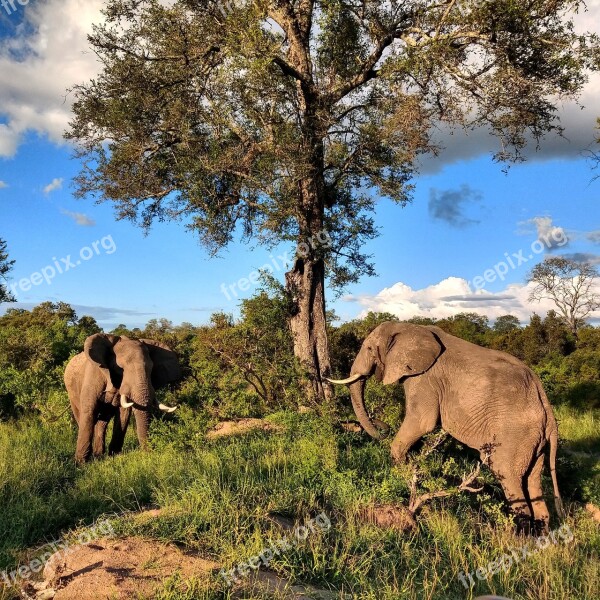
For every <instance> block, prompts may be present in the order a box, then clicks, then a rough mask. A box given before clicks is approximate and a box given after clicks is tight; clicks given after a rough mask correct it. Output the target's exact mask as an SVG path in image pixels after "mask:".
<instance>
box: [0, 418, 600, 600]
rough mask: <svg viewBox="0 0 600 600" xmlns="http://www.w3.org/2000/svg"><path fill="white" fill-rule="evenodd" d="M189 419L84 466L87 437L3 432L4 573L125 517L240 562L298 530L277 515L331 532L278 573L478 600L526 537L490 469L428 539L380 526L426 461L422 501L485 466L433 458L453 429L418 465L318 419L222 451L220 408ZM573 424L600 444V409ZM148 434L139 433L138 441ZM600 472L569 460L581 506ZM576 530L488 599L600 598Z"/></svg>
mask: <svg viewBox="0 0 600 600" xmlns="http://www.w3.org/2000/svg"><path fill="white" fill-rule="evenodd" d="M178 418H179V421H178V423H177V424H174V423H171V424H168V423H167V422H166V421H165V422H155V423H154V424H153V431H152V439H153V446H154V448H153V449H152V450H151V451H150V452H147V453H145V452H142V451H140V450H139V449H138V448H137V446H135V445H133V444H128V448H127V453H126V454H124V455H121V456H118V457H114V458H105V459H103V460H99V461H95V462H92V463H90V464H88V465H85V466H84V467H76V466H75V464H74V462H73V461H72V448H73V444H74V441H75V431H74V429H73V428H70V427H64V426H63V425H62V424H41V423H40V422H39V421H38V420H37V419H32V418H26V419H22V420H20V421H19V422H12V423H3V424H0V482H1V483H0V503H1V504H2V507H3V510H2V511H0V570H3V569H6V568H7V569H9V570H11V569H13V568H15V567H16V566H17V565H18V564H19V563H21V562H23V556H24V555H26V552H27V548H28V547H33V546H36V545H37V544H40V543H42V542H43V541H46V540H48V539H57V538H60V537H63V536H65V535H67V536H69V532H72V531H76V530H77V528H78V527H82V526H85V525H89V524H91V523H93V522H94V521H95V520H97V519H98V518H99V517H100V516H102V515H111V524H112V525H113V527H114V529H115V532H116V533H117V535H118V536H129V535H138V536H143V537H145V538H146V539H155V540H159V541H168V542H175V543H178V544H181V545H183V546H184V547H185V548H186V549H187V550H188V551H191V552H199V553H201V555H204V556H207V557H210V558H211V559H212V560H215V561H216V562H218V563H219V564H222V565H223V566H224V567H226V568H232V567H233V566H234V565H236V564H238V563H239V562H241V561H244V560H247V559H248V558H249V557H251V556H254V555H256V554H258V553H260V552H261V551H262V550H263V549H264V548H267V547H269V546H270V545H271V543H272V541H273V540H276V539H278V538H279V537H281V536H282V535H283V534H284V533H285V532H283V531H282V530H281V529H280V528H279V527H278V526H277V525H276V524H274V522H273V521H272V520H271V519H270V518H269V515H273V514H276V515H280V516H285V517H288V518H291V519H292V520H294V521H296V522H298V523H299V524H302V523H303V522H304V521H305V520H307V519H308V518H310V517H314V516H315V515H317V514H319V513H321V512H325V514H326V515H327V516H328V517H329V518H330V520H331V522H332V526H331V529H330V530H329V531H325V532H319V533H314V534H311V535H310V536H309V537H308V539H307V540H306V541H305V542H302V543H301V544H298V545H297V546H296V547H294V548H292V549H291V550H289V551H288V552H284V553H283V554H282V555H280V556H279V557H276V558H275V559H274V560H273V562H272V563H271V565H270V568H271V569H272V570H274V571H275V572H276V573H278V574H280V575H282V576H284V577H287V578H289V579H291V580H292V581H294V582H296V581H297V582H303V583H308V584H312V585H315V586H318V587H326V588H330V589H335V590H340V589H342V588H343V589H344V591H345V592H347V593H351V594H352V595H353V596H354V597H356V598H361V599H363V598H364V599H369V600H372V599H375V598H377V599H384V600H395V599H397V598H406V599H407V600H418V599H420V598H422V591H423V589H427V590H428V597H429V598H431V599H432V600H450V599H454V598H464V597H466V595H465V590H464V588H463V587H462V584H461V583H460V582H459V580H458V577H457V576H458V573H459V572H460V571H466V570H469V571H473V570H474V569H476V568H477V567H479V566H482V565H486V564H488V563H489V562H490V561H492V560H495V559H497V558H498V557H499V556H501V555H502V554H503V553H507V552H510V549H511V548H513V549H518V548H520V547H521V546H522V545H523V543H524V540H523V538H522V537H519V536H518V535H516V534H515V533H514V529H513V528H512V526H511V523H510V518H509V517H508V516H507V512H506V508H505V505H504V502H503V501H502V497H501V493H500V492H499V489H498V484H497V482H495V481H493V479H492V478H491V477H490V475H489V473H488V472H487V471H486V470H485V469H484V470H483V471H482V476H481V477H480V478H479V480H478V481H479V484H484V491H483V492H482V493H480V494H471V493H456V494H452V495H451V496H449V497H446V498H443V499H439V500H436V501H435V502H434V503H429V504H427V506H426V510H425V509H423V511H422V512H421V513H420V515H419V516H418V525H417V528H416V530H415V531H412V532H408V531H405V532H403V531H394V530H390V529H389V528H386V527H378V526H376V525H374V524H373V523H372V522H370V521H368V520H366V519H365V518H364V511H365V509H366V508H368V507H372V506H373V505H375V504H377V503H381V502H390V503H392V504H395V505H405V503H406V501H407V499H408V497H409V494H410V484H411V480H412V477H413V472H414V471H413V466H416V467H417V472H418V481H417V493H419V494H421V493H425V492H429V491H431V492H435V491H438V490H442V489H447V488H448V487H450V486H455V485H456V484H457V483H459V482H460V481H461V479H462V478H463V477H464V475H465V474H467V473H469V472H470V471H471V470H472V468H473V466H474V460H473V458H476V457H470V456H469V455H466V454H465V453H464V451H463V449H462V448H461V447H460V445H459V444H457V443H455V442H453V441H452V440H450V439H447V440H446V441H444V442H443V443H442V444H441V445H439V447H438V448H437V449H436V451H434V452H430V451H429V449H430V448H431V446H432V445H435V443H434V439H435V437H436V436H437V435H438V434H434V435H432V436H429V438H428V439H426V440H425V441H424V443H423V446H422V448H421V450H419V449H418V448H417V449H416V451H415V453H414V459H415V463H414V464H413V465H406V466H402V467H392V466H391V464H390V461H389V448H388V447H387V446H386V445H385V444H380V443H375V442H373V441H372V440H370V439H368V438H367V437H366V436H362V435H357V434H351V433H348V432H344V431H341V430H339V429H338V428H337V427H335V424H334V423H330V422H328V421H327V420H326V419H323V418H322V417H318V416H316V415H300V414H298V413H296V412H283V413H277V414H274V415H272V416H271V417H270V418H269V419H270V420H271V421H272V422H273V423H276V424H278V425H279V426H281V427H282V428H283V429H282V431H281V432H279V433H266V432H264V431H256V432H252V433H248V434H246V435H244V436H242V437H232V438H225V439H219V440H214V441H208V440H206V438H205V435H204V434H205V433H206V431H207V428H208V427H209V426H210V425H211V424H212V420H211V417H210V416H208V414H207V413H203V412H202V411H191V410H185V411H184V412H182V413H181V415H179V417H178ZM559 418H560V419H561V424H564V425H565V427H564V431H563V438H564V442H563V444H564V448H563V449H570V448H575V447H576V444H577V443H578V441H580V440H585V439H587V436H590V435H591V436H593V437H594V440H591V439H590V440H588V441H590V442H592V443H595V444H597V443H598V430H597V427H595V426H594V422H593V419H594V418H595V419H597V418H598V414H597V413H596V414H595V415H594V413H592V412H590V411H588V412H581V411H574V410H572V409H569V410H566V409H564V410H562V409H561V410H560V411H559ZM594 427H595V428H594ZM132 437H134V434H133V432H131V434H130V437H129V441H131V438H132ZM583 448H584V447H583V446H580V449H581V450H583ZM564 456H565V452H561V458H562V457H564ZM596 463H597V459H596ZM594 476H595V477H596V481H597V477H598V473H597V471H596V472H595V474H594V472H593V470H592V471H590V470H586V471H584V470H578V469H573V463H565V462H564V461H562V459H561V462H560V463H559V478H560V480H561V482H568V485H566V484H565V485H563V489H562V491H563V495H564V496H565V499H566V500H567V501H569V500H572V499H573V496H572V495H571V494H572V492H573V491H575V494H576V497H583V498H584V500H585V499H589V498H591V497H593V496H590V495H589V494H588V492H587V491H586V490H593V489H596V488H594V486H596V485H597V484H596V483H595V482H594ZM577 490H582V492H581V495H580V496H578V494H580V492H578V491H577ZM146 507H152V508H160V509H162V510H161V512H160V514H159V515H157V516H153V518H151V519H150V518H144V517H143V516H138V515H137V514H135V512H132V511H139V510H142V509H144V508H146ZM555 524H556V522H554V524H553V527H554V526H555ZM567 524H568V525H569V527H570V528H571V530H572V531H573V533H574V539H573V541H572V542H571V543H570V544H568V545H567V544H562V543H561V544H557V545H550V547H549V548H547V549H545V550H544V551H543V552H539V553H535V554H533V555H532V556H530V557H528V558H527V559H526V560H524V561H522V562H520V563H519V564H515V565H513V566H512V569H511V570H510V572H508V573H505V572H503V571H501V572H500V573H499V574H498V575H496V576H494V577H493V578H490V579H488V580H487V582H479V581H478V580H477V578H475V581H476V582H477V587H476V588H475V589H474V590H473V591H474V594H473V595H475V593H477V594H484V593H488V592H495V593H499V594H502V595H506V596H507V597H511V598H521V597H523V598H525V597H531V598H542V597H544V598H546V597H547V598H553V597H554V598H578V599H581V600H595V598H596V593H597V589H598V585H600V580H599V573H598V570H597V568H595V565H597V556H598V552H600V535H599V533H598V528H597V526H596V524H595V523H594V522H593V521H592V520H591V518H590V517H589V516H587V515H586V513H585V512H583V511H579V510H577V509H575V508H574V507H573V506H572V507H571V513H570V515H569V517H568V520H567ZM556 526H558V525H557V524H556ZM586 565H587V566H588V567H589V568H585V566H586ZM565 573H569V576H568V577H565V576H564V574H565ZM184 584H189V586H190V588H189V589H187V590H186V587H187V586H186V585H184ZM190 589H191V591H190ZM0 593H1V592H0ZM156 597H158V598H165V599H170V600H183V599H191V598H206V599H208V598H210V599H215V600H216V599H217V598H223V597H227V592H226V591H225V589H224V587H223V583H222V581H219V578H218V577H214V578H209V579H207V580H206V581H203V582H195V581H190V582H184V581H182V580H181V579H177V578H175V579H170V580H168V581H165V582H164V590H163V591H161V592H160V593H158V594H157V595H156ZM245 597H252V598H256V599H257V600H258V599H260V600H267V599H268V598H272V597H273V595H272V594H271V595H269V594H266V593H261V592H256V593H254V594H252V595H251V596H249V595H248V594H246V596H245Z"/></svg>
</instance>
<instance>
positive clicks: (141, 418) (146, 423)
mask: <svg viewBox="0 0 600 600" xmlns="http://www.w3.org/2000/svg"><path fill="white" fill-rule="evenodd" d="M133 412H134V414H135V429H136V432H137V437H138V440H139V442H140V446H141V448H142V450H148V429H149V427H150V412H149V411H148V410H139V409H137V408H134V409H133Z"/></svg>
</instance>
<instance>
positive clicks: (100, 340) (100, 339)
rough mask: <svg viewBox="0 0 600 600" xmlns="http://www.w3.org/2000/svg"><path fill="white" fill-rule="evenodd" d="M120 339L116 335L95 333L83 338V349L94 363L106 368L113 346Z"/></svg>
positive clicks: (108, 364)
mask: <svg viewBox="0 0 600 600" xmlns="http://www.w3.org/2000/svg"><path fill="white" fill-rule="evenodd" d="M120 339H121V338H120V337H119V336H118V335H110V334H108V333H95V334H94V335H90V337H88V338H87V339H86V340H85V343H84V345H83V351H84V352H85V355H86V356H87V357H88V359H89V360H91V361H92V362H94V363H96V364H97V365H98V366H99V367H100V368H101V369H108V368H109V367H110V362H111V357H112V354H113V347H114V345H115V344H116V343H117V342H118V341H119V340H120Z"/></svg>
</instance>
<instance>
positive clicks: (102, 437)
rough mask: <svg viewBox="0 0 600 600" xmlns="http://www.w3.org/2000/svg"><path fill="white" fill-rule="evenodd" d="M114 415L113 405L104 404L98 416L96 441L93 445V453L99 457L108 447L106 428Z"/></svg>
mask: <svg viewBox="0 0 600 600" xmlns="http://www.w3.org/2000/svg"><path fill="white" fill-rule="evenodd" d="M113 415H114V409H113V407H112V406H102V407H101V408H100V411H99V413H98V418H97V420H96V424H95V426H94V441H93V446H92V452H93V455H94V456H95V457H96V458H99V457H100V456H102V455H103V454H104V450H105V447H106V429H107V428H108V424H109V422H110V420H111V418H112V416H113Z"/></svg>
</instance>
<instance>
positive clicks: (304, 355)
mask: <svg viewBox="0 0 600 600" xmlns="http://www.w3.org/2000/svg"><path fill="white" fill-rule="evenodd" d="M286 283H287V291H288V294H289V295H290V297H291V298H292V301H293V312H292V316H291V318H290V327H291V330H292V336H293V339H294V354H295V356H296V357H297V358H298V359H299V361H300V364H301V365H302V367H303V368H304V369H305V370H306V372H307V376H308V380H309V385H308V390H307V391H308V393H309V395H310V397H311V399H313V400H329V399H330V398H331V397H332V396H333V389H332V387H331V385H330V384H329V383H328V382H326V381H323V378H324V377H329V376H330V375H331V362H330V358H329V343H328V340H327V329H326V325H327V322H326V318H325V262H324V260H323V259H322V258H317V259H315V260H311V259H310V258H304V257H298V258H297V259H296V261H295V263H294V266H293V268H292V270H291V271H289V272H288V273H286Z"/></svg>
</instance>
